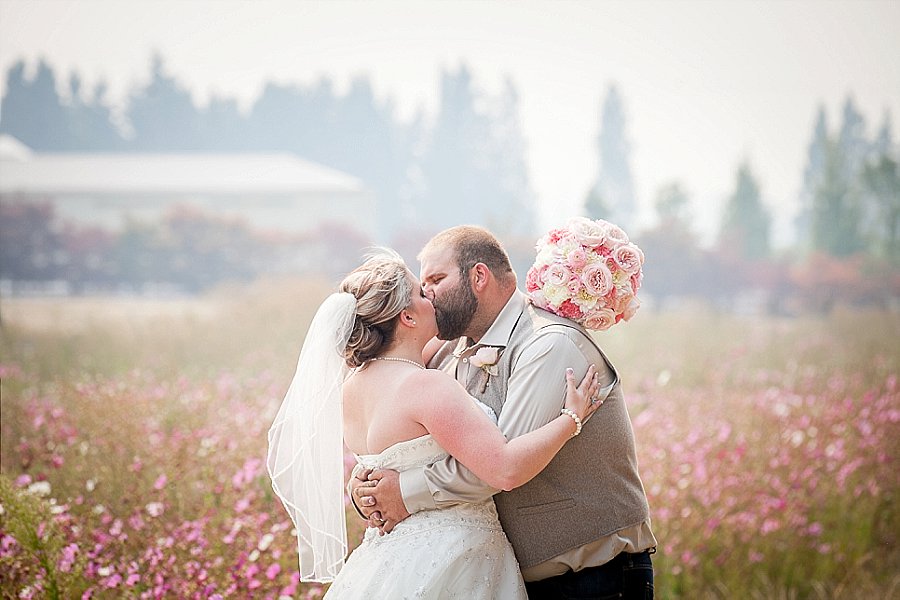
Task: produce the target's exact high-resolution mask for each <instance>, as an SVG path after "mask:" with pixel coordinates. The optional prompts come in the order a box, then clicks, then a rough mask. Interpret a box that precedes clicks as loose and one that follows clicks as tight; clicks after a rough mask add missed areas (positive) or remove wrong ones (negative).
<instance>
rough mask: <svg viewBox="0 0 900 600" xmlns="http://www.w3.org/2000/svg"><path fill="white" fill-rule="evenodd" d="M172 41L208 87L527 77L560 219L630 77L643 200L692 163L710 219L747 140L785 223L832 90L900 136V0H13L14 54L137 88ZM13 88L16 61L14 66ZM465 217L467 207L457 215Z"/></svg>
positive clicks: (406, 94) (873, 123)
mask: <svg viewBox="0 0 900 600" xmlns="http://www.w3.org/2000/svg"><path fill="white" fill-rule="evenodd" d="M155 51H158V52H159V53H160V54H161V55H162V56H163V58H164V59H165V62H166V66H167V69H168V71H169V72H170V73H172V74H173V75H175V76H176V77H178V78H179V79H180V80H181V81H182V82H183V83H185V84H186V85H188V86H189V87H190V89H191V90H192V91H193V93H194V94H195V97H196V99H197V100H198V102H200V103H205V102H206V101H207V99H208V98H209V96H210V95H211V94H218V95H224V96H230V97H236V98H238V100H239V101H240V103H241V105H242V106H243V107H248V106H249V105H250V104H252V102H253V101H254V99H255V98H256V97H257V96H258V95H259V94H260V92H261V91H262V86H263V84H264V82H266V81H270V80H277V81H279V82H283V83H291V82H294V83H300V84H308V83H311V82H314V81H316V80H318V79H320V78H321V77H323V76H327V77H329V78H331V79H332V80H333V81H334V82H335V84H336V86H337V89H338V90H339V91H343V90H344V89H346V86H347V84H348V83H349V81H350V79H351V78H352V77H354V76H356V75H360V74H368V75H369V76H370V78H371V80H372V83H373V86H374V88H375V91H376V93H377V94H378V95H379V97H382V98H387V97H391V98H393V100H394V102H395V104H396V106H397V110H398V112H399V114H400V115H401V117H403V118H409V117H411V116H412V115H413V114H415V112H416V111H417V110H419V109H421V110H424V111H425V112H426V113H427V114H429V115H430V114H433V113H434V111H435V110H436V108H437V106H436V105H437V94H438V85H439V74H440V69H441V68H456V67H457V66H458V65H459V64H460V63H463V62H464V63H466V64H467V65H468V66H469V67H470V69H471V70H472V72H473V75H474V80H475V84H476V86H477V87H478V88H479V89H481V90H483V91H485V92H487V93H488V94H495V93H497V92H498V91H499V89H500V87H501V85H502V82H503V78H504V77H506V76H509V77H510V78H511V79H512V81H513V82H514V83H515V84H516V86H517V88H518V90H519V93H520V100H521V123H522V129H523V132H524V135H525V138H526V141H527V143H528V148H527V159H528V163H529V166H530V177H531V181H532V185H533V187H534V189H535V191H536V193H537V196H538V198H539V200H540V202H541V212H540V216H541V224H542V225H544V226H548V225H550V224H553V223H555V222H558V221H560V220H563V219H565V218H567V217H568V216H570V215H571V214H573V213H574V212H576V211H577V208H578V206H579V205H580V203H581V202H582V201H583V199H584V196H585V193H586V191H587V190H588V188H589V187H590V185H591V184H592V182H593V180H594V177H595V172H596V168H597V151H596V137H597V133H598V126H599V116H600V106H601V102H602V100H603V97H604V95H605V93H606V90H607V88H608V86H609V85H610V84H613V83H614V84H616V85H617V86H618V88H619V91H620V93H621V95H622V97H623V100H624V103H625V108H626V111H627V117H628V129H627V130H628V134H629V139H630V142H631V145H632V163H631V164H632V169H633V172H634V176H635V183H636V186H637V194H638V201H639V202H640V204H641V209H642V211H643V212H644V215H645V217H646V216H648V215H649V211H650V206H651V204H652V200H653V198H654V196H655V194H656V191H657V190H658V189H659V187H660V186H661V185H663V184H665V183H667V182H670V181H673V180H678V181H680V182H681V183H682V184H683V185H684V186H685V187H686V189H687V190H688V192H689V193H690V194H691V196H692V199H693V200H694V213H695V214H696V216H697V219H698V225H699V226H700V228H701V229H703V230H705V231H710V230H712V227H713V224H715V223H717V222H718V219H719V215H720V211H721V207H722V204H723V201H724V199H725V197H726V196H727V195H728V194H729V193H730V191H731V190H732V189H733V187H734V180H735V172H736V169H737V166H738V164H739V162H740V161H742V160H744V159H746V160H748V161H749V163H750V165H751V168H752V169H753V171H754V172H755V174H756V175H757V178H758V180H759V182H760V184H761V187H762V192H763V196H764V199H765V201H766V202H767V203H768V204H769V206H771V207H772V208H773V210H775V211H777V229H778V232H779V237H782V238H783V235H784V232H785V231H786V229H787V225H788V224H789V223H790V219H791V218H792V216H793V213H794V211H795V208H796V205H795V198H796V196H797V192H798V191H799V189H800V183H801V177H802V170H803V167H804V164H805V161H806V150H807V145H808V143H809V139H810V135H811V131H812V127H813V123H814V119H815V114H816V110H817V107H818V106H819V105H820V104H821V105H824V106H825V108H826V110H827V112H828V117H829V125H830V127H831V128H832V130H836V129H837V127H839V125H840V114H841V107H842V105H843V103H844V100H845V98H846V97H847V95H848V94H849V93H852V95H853V97H854V99H855V101H856V103H857V106H858V107H859V109H860V110H861V111H862V112H863V114H864V115H865V117H866V119H867V123H868V132H867V133H868V135H870V136H871V135H873V134H874V132H875V131H876V130H877V128H878V127H880V125H881V123H882V122H883V119H884V114H885V111H886V110H889V111H890V113H891V116H892V119H893V123H894V128H893V130H894V139H895V141H897V140H898V139H900V1H898V0H894V1H890V2H867V1H863V0H853V1H846V2H830V1H826V0H819V1H815V2H805V1H790V0H783V1H775V2H747V1H738V0H733V1H729V0H721V1H718V2H713V1H704V2H696V1H691V2H688V1H678V0H668V1H658V2H649V1H648V2H641V1H629V2H611V1H597V2H516V3H513V2H389V1H369V2H294V1H284V2H279V1H264V0H254V1H229V0H215V1H205V0H204V1H201V0H178V1H168V0H149V1H145V0H76V1H69V0H29V1H23V0H0V69H2V70H3V73H4V75H5V72H6V70H7V69H8V68H9V66H10V64H12V63H13V62H14V61H16V60H18V59H20V58H23V59H25V60H26V62H27V64H28V67H29V71H28V72H29V73H32V72H33V69H34V67H35V65H36V60H37V59H38V58H39V57H44V58H46V59H47V60H48V61H49V62H50V63H51V64H52V65H53V66H54V67H55V69H56V71H57V75H58V76H59V75H61V76H62V77H61V79H62V85H64V83H65V79H66V78H67V77H68V74H69V73H70V72H71V71H72V70H77V71H78V72H79V73H80V74H81V75H82V76H83V78H84V80H85V83H86V84H87V85H88V86H92V85H93V83H95V82H96V81H97V80H99V79H100V78H102V79H105V80H106V81H107V82H108V84H109V86H110V90H109V91H110V98H111V99H112V100H114V101H117V102H121V101H122V100H123V99H124V98H125V97H127V94H128V93H129V91H130V90H132V89H134V88H135V87H136V86H139V85H141V84H142V83H143V82H145V81H146V80H147V78H148V77H149V72H150V58H151V56H152V54H153V53H154V52H155ZM2 85H3V87H4V88H5V77H4V81H3V82H2ZM461 220H464V219H463V218H462V217H461Z"/></svg>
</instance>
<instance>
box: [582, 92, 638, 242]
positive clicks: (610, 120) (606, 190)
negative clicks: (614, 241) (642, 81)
mask: <svg viewBox="0 0 900 600" xmlns="http://www.w3.org/2000/svg"><path fill="white" fill-rule="evenodd" d="M600 123H601V124H600V134H599V135H598V137H597V147H598V150H599V159H600V160H599V171H598V174H597V181H596V182H595V184H594V189H593V190H592V191H591V192H590V193H589V195H588V198H591V197H594V198H602V199H603V201H604V203H605V204H606V205H607V206H608V208H609V210H610V214H609V217H607V220H610V221H612V222H614V223H615V224H616V225H619V226H620V227H622V228H624V229H625V230H626V231H628V230H629V229H631V228H632V227H633V226H634V218H635V213H636V212H637V207H636V205H635V199H634V182H633V181H632V175H631V165H630V160H631V148H630V146H629V144H628V141H627V136H626V131H625V126H626V120H625V110H624V106H623V103H622V98H621V96H620V95H619V91H618V89H617V88H616V87H615V86H610V87H609V91H608V92H607V95H606V99H605V100H604V102H603V108H602V111H601V117H600Z"/></svg>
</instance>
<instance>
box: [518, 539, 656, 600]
mask: <svg viewBox="0 0 900 600" xmlns="http://www.w3.org/2000/svg"><path fill="white" fill-rule="evenodd" d="M525 588H526V589H527V590H528V598H529V600H588V599H591V600H606V599H607V598H623V599H625V600H652V598H653V564H652V562H651V560H650V551H644V552H639V553H637V554H629V553H627V552H622V553H621V554H619V555H618V556H616V557H615V558H613V559H612V560H611V561H609V562H608V563H606V564H605V565H600V566H599V567H589V568H587V569H582V570H581V571H577V572H573V571H569V572H567V573H563V574H562V575H557V576H556V577H551V578H549V579H543V580H541V581H531V582H527V583H526V584H525Z"/></svg>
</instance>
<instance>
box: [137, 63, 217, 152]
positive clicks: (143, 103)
mask: <svg viewBox="0 0 900 600" xmlns="http://www.w3.org/2000/svg"><path fill="white" fill-rule="evenodd" d="M127 117H128V121H129V122H130V124H131V127H132V128H133V130H134V139H133V140H132V143H131V147H132V148H133V149H134V150H138V151H143V152H147V151H151V152H152V151H164V152H177V151H196V150H200V149H202V143H201V136H200V128H201V117H200V113H199V111H198V110H197V107H196V106H194V102H193V100H192V99H191V95H190V93H189V92H188V91H187V89H185V88H184V87H183V86H182V85H181V83H179V82H178V81H177V80H176V79H175V78H174V77H172V76H170V75H168V74H166V73H165V72H164V65H163V60H162V57H161V56H159V55H156V56H154V58H153V66H152V78H151V80H150V83H149V84H147V87H145V88H143V89H141V90H139V91H137V92H136V93H134V94H132V96H131V98H130V102H129V106H128V112H127Z"/></svg>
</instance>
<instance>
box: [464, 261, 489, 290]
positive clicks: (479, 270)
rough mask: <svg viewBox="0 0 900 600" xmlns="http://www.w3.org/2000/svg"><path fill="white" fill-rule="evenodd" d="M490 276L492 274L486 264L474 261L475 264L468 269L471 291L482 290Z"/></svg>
mask: <svg viewBox="0 0 900 600" xmlns="http://www.w3.org/2000/svg"><path fill="white" fill-rule="evenodd" d="M492 276H493V274H492V273H491V270H490V269H488V266H487V265H486V264H484V263H475V266H474V267H472V269H471V270H470V271H469V281H470V283H471V284H472V291H473V292H483V291H484V290H485V288H486V287H487V285H488V282H489V281H490V280H491V277H492Z"/></svg>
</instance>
